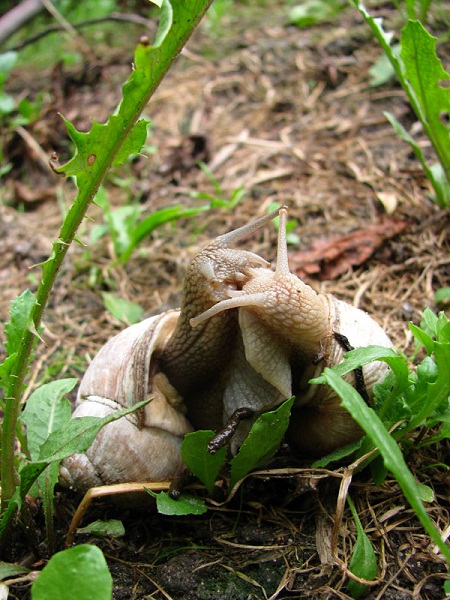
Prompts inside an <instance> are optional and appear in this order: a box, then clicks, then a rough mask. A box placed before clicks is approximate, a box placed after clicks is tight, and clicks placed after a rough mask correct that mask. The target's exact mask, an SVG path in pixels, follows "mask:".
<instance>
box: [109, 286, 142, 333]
mask: <svg viewBox="0 0 450 600" xmlns="http://www.w3.org/2000/svg"><path fill="white" fill-rule="evenodd" d="M102 298H103V302H104V303H105V307H106V309H107V310H108V312H110V313H111V314H112V315H113V317H116V319H118V320H119V321H122V323H126V324H127V325H133V324H134V323H139V321H141V320H142V316H143V314H144V309H143V308H142V306H140V305H139V304H136V303H135V302H131V301H130V300H125V299H124V298H119V296H117V294H113V293H112V292H102Z"/></svg>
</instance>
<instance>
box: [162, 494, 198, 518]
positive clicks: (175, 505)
mask: <svg viewBox="0 0 450 600" xmlns="http://www.w3.org/2000/svg"><path fill="white" fill-rule="evenodd" d="M156 507H157V509H158V512H159V513H161V514H162V515H177V516H183V515H203V514H204V513H205V512H206V511H207V510H208V509H207V508H206V504H205V501H204V500H202V499H201V498H196V497H195V496H191V495H190V494H186V493H182V494H181V496H180V497H179V498H178V499H177V500H174V499H173V498H171V497H170V495H169V494H168V492H160V493H159V494H156Z"/></svg>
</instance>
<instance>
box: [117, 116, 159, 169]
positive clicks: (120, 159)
mask: <svg viewBox="0 0 450 600" xmlns="http://www.w3.org/2000/svg"><path fill="white" fill-rule="evenodd" d="M149 123H150V121H148V120H147V119H141V120H140V121H138V122H137V123H136V125H135V126H134V127H133V129H132V130H131V131H130V133H129V135H128V137H127V139H126V140H125V142H124V143H123V144H122V146H121V148H120V150H119V152H118V153H117V155H116V157H115V158H114V160H113V163H112V166H113V167H117V166H119V165H121V164H123V163H124V162H125V161H126V159H127V158H128V157H129V156H130V154H134V153H137V152H140V151H141V148H142V147H143V146H144V145H145V142H146V140H147V127H148V125H149Z"/></svg>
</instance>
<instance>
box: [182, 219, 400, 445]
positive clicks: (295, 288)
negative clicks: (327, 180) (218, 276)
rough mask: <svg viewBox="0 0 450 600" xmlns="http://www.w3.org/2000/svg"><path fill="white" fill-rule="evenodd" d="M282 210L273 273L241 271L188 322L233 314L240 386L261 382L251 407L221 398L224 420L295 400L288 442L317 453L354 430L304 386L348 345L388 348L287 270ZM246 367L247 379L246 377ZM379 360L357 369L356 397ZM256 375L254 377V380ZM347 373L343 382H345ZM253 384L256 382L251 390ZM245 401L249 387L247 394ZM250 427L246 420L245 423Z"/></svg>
mask: <svg viewBox="0 0 450 600" xmlns="http://www.w3.org/2000/svg"><path fill="white" fill-rule="evenodd" d="M286 221H287V211H286V209H284V208H283V209H281V210H280V226H279V233H278V250H277V265H276V269H275V271H272V270H269V269H262V268H248V269H247V275H248V276H249V279H248V281H247V282H245V283H244V285H243V286H242V290H236V291H233V290H229V291H228V296H229V298H228V299H225V300H222V301H220V302H218V303H217V304H216V305H214V306H213V307H212V308H210V309H209V310H207V311H205V312H204V313H202V314H200V315H198V316H197V317H195V318H193V319H191V325H192V326H193V327H196V326H197V325H199V324H201V323H203V322H204V321H205V320H207V319H210V318H215V316H216V315H218V314H219V313H221V312H223V311H228V310H236V309H238V310H239V328H240V332H241V335H242V341H243V346H244V354H245V361H246V363H247V368H246V370H247V377H246V383H247V385H248V386H249V387H250V388H252V387H253V386H254V382H255V383H256V381H258V380H259V381H260V380H261V378H262V379H263V380H264V381H265V382H266V383H267V384H269V386H268V387H267V389H266V394H265V395H264V396H262V395H259V396H258V403H259V406H254V405H252V402H251V400H249V399H245V398H244V397H245V395H246V390H245V389H244V388H243V386H241V387H240V392H241V397H240V398H236V396H233V397H232V398H231V399H230V400H228V401H227V398H229V395H227V394H226V395H225V403H224V411H225V419H226V418H229V417H230V415H231V414H232V413H233V411H234V410H236V408H238V407H239V406H238V405H240V406H248V407H250V408H253V409H254V410H255V412H256V415H257V414H258V413H259V412H264V411H265V410H268V409H270V408H273V407H274V406H277V404H279V403H280V398H281V399H286V398H290V397H291V396H295V397H296V401H295V403H294V407H293V414H292V418H291V422H290V426H289V430H288V436H287V437H288V439H289V442H290V443H291V445H292V446H293V447H294V448H295V449H297V450H298V451H299V452H301V453H302V454H306V455H308V456H317V455H323V454H325V453H328V452H331V451H332V450H335V449H336V448H338V447H340V446H342V445H345V444H348V443H351V442H353V441H356V440H357V439H359V438H360V437H361V435H362V431H361V429H360V428H359V426H358V425H357V424H356V423H355V421H354V420H353V419H352V417H351V415H350V414H349V413H348V412H347V410H346V409H344V408H342V407H341V406H340V398H339V397H337V396H336V394H335V393H334V391H333V390H332V389H331V388H329V387H327V386H316V385H310V384H309V383H308V382H309V380H310V379H311V378H313V377H317V376H318V375H319V374H320V373H321V372H322V371H323V369H324V368H325V367H331V366H333V365H336V364H339V363H340V362H342V360H343V357H344V354H345V352H346V351H347V350H350V349H351V348H358V347H364V346H368V345H380V346H385V347H388V348H392V342H391V341H390V339H389V337H388V336H387V334H386V333H385V331H384V330H383V329H382V328H381V327H380V325H378V323H376V322H375V321H374V320H373V319H372V318H371V317H370V316H369V315H368V314H367V313H365V312H363V311H362V310H360V309H358V308H356V307H354V306H352V305H350V304H348V303H346V302H342V301H341V300H338V299H337V298H335V297H334V296H333V295H331V294H319V293H317V292H316V291H314V290H313V289H312V288H311V287H310V286H309V285H307V284H306V283H304V282H303V281H302V280H301V279H299V278H298V277H297V276H295V275H294V274H292V273H290V271H289V264H288V253H287V244H286ZM251 370H253V380H252V377H251V376H250V375H249V373H250V372H251ZM387 371H388V366H387V365H386V364H385V363H381V362H378V361H377V362H373V363H370V364H368V365H366V366H365V367H364V368H363V370H362V374H363V379H364V384H363V385H364V393H365V394H366V395H367V400H369V401H370V399H371V397H372V388H373V386H374V385H375V383H376V382H377V381H380V380H382V379H383V378H384V377H385V375H386V374H387ZM256 374H257V375H259V377H257V375H256ZM354 377H355V375H354V374H353V373H349V374H348V375H347V376H346V379H347V380H348V381H350V382H351V383H353V384H354V383H355V381H354ZM255 387H256V385H255ZM247 393H248V395H249V396H253V394H252V390H251V389H249V390H248V391H247ZM250 425H251V423H250ZM248 428H249V423H245V424H242V425H241V433H240V435H239V430H238V432H237V435H235V439H234V444H235V447H236V446H238V445H239V444H240V443H242V441H243V439H244V438H245V435H246V431H247V430H248Z"/></svg>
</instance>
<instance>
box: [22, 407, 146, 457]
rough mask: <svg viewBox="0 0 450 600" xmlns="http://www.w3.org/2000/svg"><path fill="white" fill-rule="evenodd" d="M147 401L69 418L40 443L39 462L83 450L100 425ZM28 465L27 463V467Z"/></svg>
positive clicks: (90, 441) (119, 417) (125, 413)
mask: <svg viewBox="0 0 450 600" xmlns="http://www.w3.org/2000/svg"><path fill="white" fill-rule="evenodd" d="M148 402H149V401H148V400H143V401H142V402H138V403H137V404H135V405H134V406H132V407H130V408H123V409H122V410H118V411H115V412H113V413H111V414H109V415H106V417H101V418H100V417H80V418H75V419H71V420H70V421H69V423H68V424H67V426H66V427H64V429H63V430H61V429H60V430H58V431H55V432H53V433H51V434H50V435H49V436H48V438H47V439H46V440H45V442H44V443H43V444H42V446H41V448H40V453H39V462H46V463H51V462H53V461H57V460H62V459H63V458H66V457H67V456H71V455H72V454H75V453H78V452H84V451H85V450H87V449H88V448H89V446H90V445H91V444H92V442H93V441H94V438H95V436H96V435H97V433H98V432H99V431H100V429H101V428H102V427H104V426H105V425H107V424H108V423H111V422H112V421H117V419H121V418H122V417H124V416H125V415H128V414H130V413H133V412H136V411H137V410H139V409H140V408H142V407H143V406H145V405H146V404H148ZM31 464H32V463H30V465H31ZM30 465H27V467H28V466H30Z"/></svg>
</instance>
